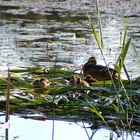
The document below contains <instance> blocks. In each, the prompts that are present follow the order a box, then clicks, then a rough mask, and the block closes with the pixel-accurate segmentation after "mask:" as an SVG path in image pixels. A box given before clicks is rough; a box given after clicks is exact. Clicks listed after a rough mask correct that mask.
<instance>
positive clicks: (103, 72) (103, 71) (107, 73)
mask: <svg viewBox="0 0 140 140" xmlns="http://www.w3.org/2000/svg"><path fill="white" fill-rule="evenodd" d="M82 70H83V74H84V76H87V75H91V76H92V78H95V79H96V80H97V81H105V80H111V77H112V79H114V80H115V79H117V78H118V77H117V75H116V73H117V72H116V70H114V69H112V68H109V67H107V66H102V65H97V61H96V59H95V57H90V58H89V59H88V62H86V63H85V64H84V66H83V69H82Z"/></svg>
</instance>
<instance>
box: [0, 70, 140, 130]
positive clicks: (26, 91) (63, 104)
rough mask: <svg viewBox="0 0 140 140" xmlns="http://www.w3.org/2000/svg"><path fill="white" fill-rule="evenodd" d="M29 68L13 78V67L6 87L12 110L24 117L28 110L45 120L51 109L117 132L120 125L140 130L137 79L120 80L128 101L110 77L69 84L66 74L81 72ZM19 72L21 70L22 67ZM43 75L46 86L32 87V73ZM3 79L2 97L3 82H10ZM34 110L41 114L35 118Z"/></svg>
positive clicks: (56, 116)
mask: <svg viewBox="0 0 140 140" xmlns="http://www.w3.org/2000/svg"><path fill="white" fill-rule="evenodd" d="M32 69H33V71H31V70H30V71H29V73H30V76H29V77H27V76H25V77H22V80H21V78H20V77H18V76H17V77H13V78H12V75H15V71H14V72H13V71H12V72H11V79H13V81H12V80H11V81H10V82H11V84H12V85H13V86H10V89H9V92H10V98H9V110H10V113H11V114H14V113H18V114H21V116H22V117H26V118H27V114H28V117H29V118H32V119H39V120H41V119H42V120H44V119H51V118H52V114H53V111H54V119H68V120H69V119H70V120H77V121H80V120H81V121H86V122H92V123H93V125H94V124H96V126H94V127H93V128H92V129H95V128H96V129H97V128H98V127H100V126H101V125H102V126H106V127H109V128H111V129H112V130H113V131H116V132H118V130H119V129H125V130H127V129H128V130H133V131H138V132H140V129H139V127H138V126H139V123H140V122H139V115H140V112H139V107H140V104H139V99H140V96H139V92H138V91H139V88H140V87H139V84H138V83H137V81H138V80H137V81H136V80H132V81H131V82H129V80H124V81H122V82H123V84H124V86H125V90H126V91H127V96H128V97H129V100H130V102H128V101H127V99H126V96H125V94H124V91H123V89H122V90H120V91H119V92H118V94H116V91H114V88H113V83H112V81H111V80H108V81H105V82H103V81H94V82H93V83H92V86H89V87H83V86H82V87H81V86H71V85H69V84H68V83H67V82H66V81H65V77H68V76H69V77H71V76H72V75H73V74H75V75H78V76H79V77H81V75H80V74H77V73H73V72H70V71H67V70H62V69H58V68H57V69H55V68H52V69H51V68H50V70H49V71H50V72H48V73H45V74H44V72H43V71H42V72H41V71H40V72H39V73H38V69H37V71H34V70H35V69H36V68H32ZM51 71H52V72H53V73H51ZM16 72H17V71H16ZM18 73H19V71H18ZM21 73H24V72H23V71H22V72H21ZM25 73H27V70H25ZM52 74H53V75H52ZM67 74H69V75H67ZM23 75H24V74H23ZM42 76H43V77H47V78H50V79H49V80H50V81H51V84H50V87H49V89H42V88H40V87H34V86H33V85H32V84H31V83H32V81H33V79H34V77H42ZM51 77H52V78H51ZM137 79H138V78H137ZM2 83H4V84H5V90H3V89H0V92H1V93H0V96H1V97H2V96H4V94H2V92H6V91H7V88H6V85H8V84H9V83H8V82H5V81H1V84H2ZM19 83H20V84H19ZM23 83H24V84H23ZM115 85H116V88H120V84H119V81H116V82H115ZM15 88H16V89H18V90H20V91H19V92H15V93H14V92H13V91H12V89H15ZM118 96H119V99H118ZM5 104H6V100H3V101H1V102H0V110H1V111H4V110H5ZM120 104H121V106H122V107H123V110H122V108H121V106H120ZM130 104H131V107H130ZM36 113H39V114H40V113H42V117H41V116H39V118H38V117H37V116H36V117H35V116H30V115H29V114H36ZM124 113H125V115H124ZM128 124H129V125H130V126H131V127H130V126H128Z"/></svg>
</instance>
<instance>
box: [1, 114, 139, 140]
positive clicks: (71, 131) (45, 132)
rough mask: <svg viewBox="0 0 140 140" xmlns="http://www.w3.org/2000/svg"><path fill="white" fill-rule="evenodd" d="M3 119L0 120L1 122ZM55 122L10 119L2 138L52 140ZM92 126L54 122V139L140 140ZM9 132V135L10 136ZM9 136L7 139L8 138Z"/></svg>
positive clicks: (2, 130) (10, 139)
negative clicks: (118, 135) (8, 126)
mask: <svg viewBox="0 0 140 140" xmlns="http://www.w3.org/2000/svg"><path fill="white" fill-rule="evenodd" d="M1 120H2V117H1V118H0V121H1ZM52 124H53V122H52V121H51V120H46V121H36V120H31V119H23V118H18V117H16V116H13V115H12V116H11V117H10V128H9V129H6V131H5V132H6V133H5V134H4V129H2V128H1V129H0V137H3V138H5V140H13V139H15V140H16V139H17V140H44V139H47V140H52V127H53V125H52ZM90 127H91V126H90V125H89V124H87V123H83V122H77V123H74V122H65V121H54V139H55V140H60V139H61V140H66V139H67V140H72V139H73V140H78V139H79V140H96V139H98V140H109V139H111V137H112V140H115V139H117V140H122V138H123V139H127V140H132V139H133V138H134V139H135V140H138V139H139V137H137V136H135V135H134V136H131V135H127V134H126V133H124V134H123V133H122V137H120V138H117V135H116V134H115V133H113V132H112V131H110V130H106V129H102V128H100V129H95V130H91V128H90ZM8 131H9V135H8ZM6 136H7V137H6Z"/></svg>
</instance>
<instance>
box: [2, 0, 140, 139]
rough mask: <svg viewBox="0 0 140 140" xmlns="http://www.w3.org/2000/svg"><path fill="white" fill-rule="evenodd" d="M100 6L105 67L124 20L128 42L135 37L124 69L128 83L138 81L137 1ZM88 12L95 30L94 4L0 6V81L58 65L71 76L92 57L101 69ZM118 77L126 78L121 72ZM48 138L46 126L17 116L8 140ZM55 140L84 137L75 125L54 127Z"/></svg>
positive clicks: (55, 1) (36, 0) (55, 0)
mask: <svg viewBox="0 0 140 140" xmlns="http://www.w3.org/2000/svg"><path fill="white" fill-rule="evenodd" d="M98 1H99V6H100V12H101V13H100V14H101V22H102V32H103V41H104V49H103V52H104V56H105V59H106V62H107V64H109V65H110V67H112V66H113V64H114V63H115V62H116V60H117V57H118V56H119V53H120V51H121V48H120V33H121V32H123V31H124V25H125V22H126V17H128V18H127V19H128V26H129V30H128V33H129V36H130V35H131V34H132V33H133V40H132V42H131V45H130V48H129V52H128V54H127V57H126V61H125V66H126V68H127V70H128V73H129V75H130V77H131V78H135V77H138V76H140V75H139V74H140V68H139V65H140V59H139V58H140V46H139V44H140V24H139V23H140V8H139V7H140V1H139V0H122V1H119V0H116V1H111V0H98ZM86 10H87V11H88V13H89V15H90V16H91V18H92V20H93V23H94V24H95V26H96V27H97V24H98V17H97V12H96V4H95V1H94V0H82V1H81V0H77V1H74V0H61V1H60V0H28V1H26V0H1V1H0V75H2V76H3V73H5V71H6V70H7V68H8V67H9V68H10V69H14V68H16V69H17V68H21V67H28V66H44V67H52V66H54V65H57V66H59V67H64V68H67V69H72V70H75V69H79V68H81V66H82V64H84V63H85V62H86V61H87V59H88V58H89V57H90V56H96V58H97V60H98V63H99V64H103V65H105V63H104V60H103V58H102V55H101V53H100V50H99V48H98V47H97V44H96V43H95V40H94V37H93V35H92V34H91V28H90V25H89V22H88V20H87V16H86ZM122 75H123V77H124V78H126V77H125V75H124V73H123V72H122ZM0 119H1V118H0ZM0 121H1V120H0ZM81 125H82V124H81ZM86 125H87V124H86ZM33 132H35V133H33ZM88 132H89V133H90V134H92V130H91V129H88ZM0 136H5V130H4V129H0ZM51 138H52V121H50V120H46V121H35V120H30V119H28V120H25V119H23V118H18V117H16V116H12V117H11V119H10V128H9V139H10V140H13V139H19V140H29V139H30V140H31V139H34V140H44V139H48V140H50V139H51ZM109 138H110V131H109V130H106V129H100V130H98V131H97V132H96V133H95V135H94V137H93V140H94V139H98V140H102V139H104V140H108V139H109ZM2 139H3V138H2ZM57 139H58V140H59V139H61V140H63V139H73V140H75V139H76V140H77V139H80V140H86V139H88V136H87V134H86V132H85V129H82V127H81V126H79V125H77V124H75V123H73V122H63V121H55V140H57ZM120 139H122V138H120ZM138 139H139V137H135V140H138ZM128 140H131V137H128Z"/></svg>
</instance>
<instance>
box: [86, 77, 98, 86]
mask: <svg viewBox="0 0 140 140" xmlns="http://www.w3.org/2000/svg"><path fill="white" fill-rule="evenodd" d="M84 80H85V81H86V82H88V83H89V84H91V83H93V82H97V81H98V80H96V79H95V78H93V77H92V76H91V75H87V76H86V77H85V78H84Z"/></svg>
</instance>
